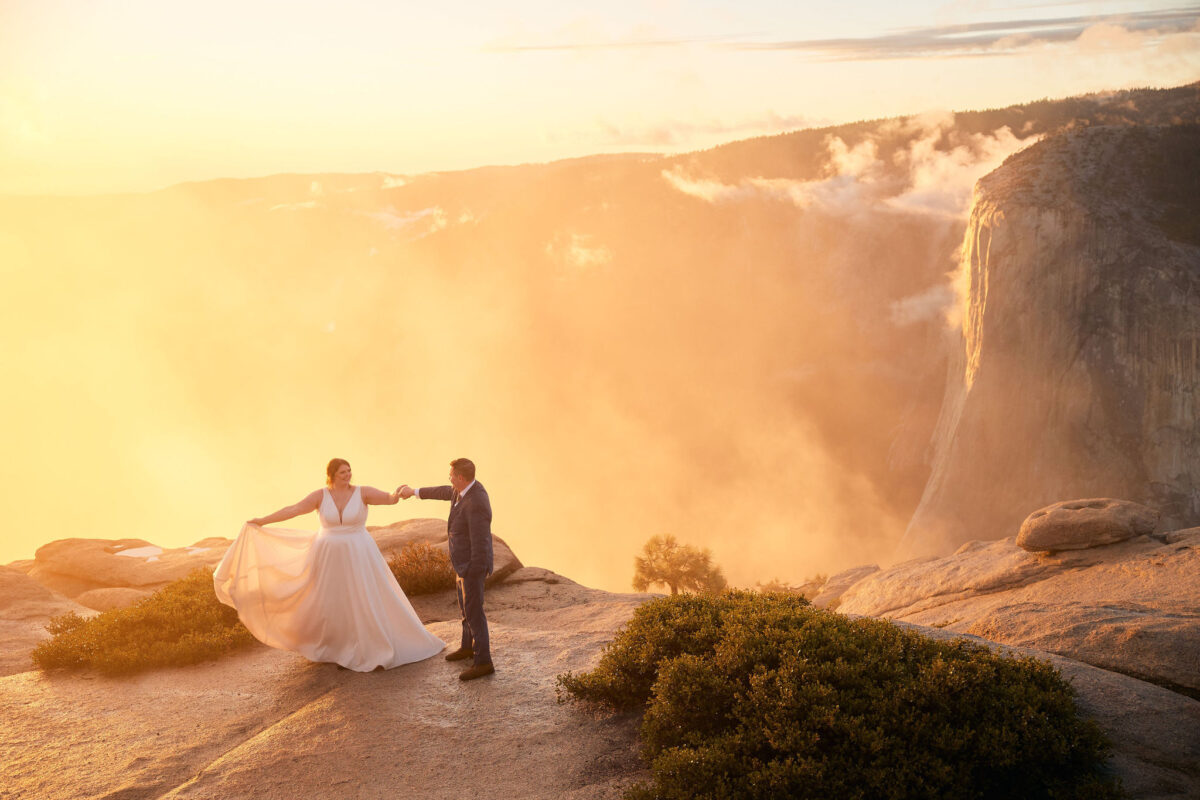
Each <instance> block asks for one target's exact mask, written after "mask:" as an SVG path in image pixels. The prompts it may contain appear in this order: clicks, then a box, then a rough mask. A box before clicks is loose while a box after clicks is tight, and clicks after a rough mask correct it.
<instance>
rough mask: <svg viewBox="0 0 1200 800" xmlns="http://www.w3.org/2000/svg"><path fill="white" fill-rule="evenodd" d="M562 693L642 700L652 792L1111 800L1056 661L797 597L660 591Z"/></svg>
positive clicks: (1113, 792) (1086, 725)
mask: <svg viewBox="0 0 1200 800" xmlns="http://www.w3.org/2000/svg"><path fill="white" fill-rule="evenodd" d="M558 691H559V700H560V702H561V701H565V700H568V699H576V700H579V701H584V702H588V703H594V704H599V705H603V706H607V707H610V708H613V709H622V710H623V709H633V708H644V709H645V714H644V717H643V721H642V743H643V755H644V757H645V758H646V760H647V761H648V762H649V763H650V767H651V780H650V783H649V784H646V785H641V786H638V787H635V788H634V789H632V790H631V791H630V793H629V794H628V795H627V796H628V797H629V798H631V799H633V800H649V798H764V800H765V799H766V798H777V797H789V798H821V800H828V798H839V800H840V799H841V798H862V799H863V800H867V799H868V798H870V799H871V800H874V798H882V799H887V798H894V799H896V800H899V799H900V798H945V799H946V800H969V799H971V798H980V799H983V798H987V799H988V800H991V799H992V798H994V799H995V800H1002V799H1003V800H1008V798H1078V800H1083V798H1089V800H1092V799H1095V798H1114V797H1119V796H1121V794H1120V789H1119V787H1118V785H1117V784H1116V783H1115V781H1114V780H1112V779H1111V778H1109V777H1106V776H1105V774H1104V773H1103V761H1104V759H1105V758H1106V755H1107V746H1108V745H1107V742H1106V741H1105V740H1104V737H1103V735H1102V734H1101V732H1100V730H1099V728H1098V727H1097V726H1096V725H1095V723H1093V722H1091V721H1085V720H1082V719H1081V718H1080V717H1079V716H1078V714H1077V711H1076V708H1075V703H1074V694H1073V690H1072V689H1071V687H1070V686H1069V685H1068V684H1067V683H1065V682H1064V681H1063V680H1062V678H1061V677H1060V676H1059V674H1058V672H1057V671H1056V670H1055V669H1054V668H1053V667H1051V666H1050V665H1049V664H1047V663H1045V662H1041V661H1038V660H1035V659H1029V658H1013V657H1009V656H1003V655H999V654H996V653H994V652H992V651H991V650H989V649H987V648H986V647H982V646H979V645H975V644H971V643H968V642H964V641H957V642H949V643H947V642H937V641H934V640H932V639H929V638H927V637H924V636H921V635H920V634H917V633H915V632H912V631H907V630H904V629H901V628H899V627H897V626H895V625H892V624H891V623H888V622H883V621H879V620H871V619H857V620H851V619H849V618H847V617H844V616H841V615H838V614H834V613H831V612H827V611H822V610H819V609H815V608H813V607H812V606H810V605H809V604H808V602H807V601H806V600H804V598H803V597H798V596H796V595H789V594H760V593H755V592H730V593H726V594H723V595H719V596H716V597H697V596H678V597H665V598H661V599H656V600H652V601H650V602H648V603H646V604H644V605H643V606H641V607H640V608H639V609H638V610H637V612H635V614H634V616H633V618H632V619H631V620H630V621H629V623H628V624H626V625H625V626H624V628H622V630H621V631H619V632H618V634H617V637H616V638H615V640H614V641H613V642H612V643H611V644H610V645H609V646H608V647H607V648H606V649H605V651H604V653H603V655H602V657H601V659H600V663H599V664H598V665H597V667H596V668H595V669H594V670H592V671H591V672H589V673H584V674H580V675H575V674H572V673H566V674H564V675H560V676H559V678H558Z"/></svg>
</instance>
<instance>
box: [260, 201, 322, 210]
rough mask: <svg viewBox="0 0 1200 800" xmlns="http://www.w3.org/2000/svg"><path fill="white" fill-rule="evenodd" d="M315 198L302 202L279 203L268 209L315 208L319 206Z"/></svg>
mask: <svg viewBox="0 0 1200 800" xmlns="http://www.w3.org/2000/svg"><path fill="white" fill-rule="evenodd" d="M319 205H320V203H318V202H317V201H316V200H306V201H304V202H303V203H280V204H279V205H274V206H271V208H270V209H269V210H270V211H300V210H302V209H306V208H316V207H317V206H319Z"/></svg>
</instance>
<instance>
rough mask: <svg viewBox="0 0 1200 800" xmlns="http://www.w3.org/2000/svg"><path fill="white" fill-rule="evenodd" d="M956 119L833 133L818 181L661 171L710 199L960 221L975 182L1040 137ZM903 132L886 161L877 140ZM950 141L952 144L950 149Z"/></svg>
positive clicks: (679, 186) (930, 117)
mask: <svg viewBox="0 0 1200 800" xmlns="http://www.w3.org/2000/svg"><path fill="white" fill-rule="evenodd" d="M954 120H955V116H954V114H953V113H951V112H931V113H927V114H922V115H918V116H915V117H908V118H905V119H902V120H894V121H890V122H886V123H884V124H883V125H881V126H880V127H879V129H878V130H877V131H876V134H875V136H874V137H871V138H867V139H864V140H863V141H861V142H859V143H857V144H855V145H854V146H853V147H850V146H848V145H847V144H846V143H845V141H843V140H842V139H841V138H840V137H837V136H829V137H827V138H826V140H825V148H826V154H825V163H826V167H825V169H826V174H827V177H825V178H822V179H817V180H808V181H801V180H792V179H786V178H763V177H755V178H743V179H742V180H740V181H739V182H737V183H735V184H727V183H723V182H721V181H718V180H713V179H708V178H697V177H693V176H690V175H688V174H687V172H686V171H685V170H684V169H683V168H682V167H675V168H674V169H671V170H664V171H663V172H662V177H663V179H664V180H666V181H667V183H668V184H670V185H671V186H672V187H674V188H675V189H676V190H677V191H679V192H682V193H683V194H686V195H688V196H690V197H695V198H697V199H700V200H703V201H705V202H708V203H728V202H738V201H744V200H750V199H760V200H762V199H766V200H776V201H781V202H788V203H791V204H793V205H795V206H796V207H798V208H804V209H807V208H811V207H819V208H821V209H822V210H824V211H827V212H830V213H837V214H841V215H846V216H856V215H860V214H864V213H872V212H895V213H905V214H924V215H931V216H936V217H942V218H946V219H951V220H961V219H963V218H965V216H966V214H967V211H968V206H969V204H970V199H971V191H972V189H973V188H974V186H975V182H976V181H977V180H979V179H980V178H981V177H983V176H984V175H986V174H987V173H989V172H991V171H992V170H993V169H995V168H996V167H998V166H999V165H1000V164H1001V163H1002V162H1003V161H1004V159H1006V158H1008V156H1010V155H1012V154H1013V153H1015V152H1017V151H1018V150H1021V149H1023V148H1025V147H1028V146H1029V145H1031V144H1033V143H1034V142H1035V141H1037V139H1036V138H1034V137H1027V138H1025V139H1021V138H1019V137H1017V136H1016V135H1015V134H1013V132H1012V131H1011V130H1010V129H1009V128H1008V127H1002V128H999V129H997V130H995V131H993V132H991V133H978V134H971V135H962V134H960V133H958V132H957V131H955V129H954ZM897 136H902V137H905V138H907V139H908V140H909V144H908V146H907V147H906V148H905V149H903V150H900V151H898V152H896V153H895V154H894V155H893V156H892V157H891V160H890V163H888V162H885V161H884V160H883V159H882V158H881V157H880V154H879V144H878V140H881V139H883V138H893V137H897ZM945 142H949V143H950V144H951V145H952V146H951V147H949V148H948V149H947V148H946V147H945V145H944V143H945ZM897 168H898V171H899V173H900V177H898V178H897V177H896V172H897Z"/></svg>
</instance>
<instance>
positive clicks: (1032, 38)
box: [725, 6, 1200, 61]
mask: <svg viewBox="0 0 1200 800" xmlns="http://www.w3.org/2000/svg"><path fill="white" fill-rule="evenodd" d="M1197 23H1200V6H1189V7H1186V8H1173V9H1158V10H1153V11H1139V12H1134V13H1129V14H1102V15H1094V16H1071V17H1056V18H1051V19H1015V20H1003V21H991V22H974V23H966V24H960V25H944V26H940V27H933V28H914V29H907V30H901V31H897V32H895V33H889V34H884V35H881V36H864V37H850V38H839V39H800V40H792V41H773V42H740V43H737V44H728V45H725V46H726V47H731V48H734V49H739V50H770V51H774V50H795V51H799V52H803V53H808V54H810V55H811V56H812V57H813V58H815V59H817V60H822V61H879V60H890V59H906V58H930V57H946V58H949V57H955V58H962V57H987V56H1002V55H1009V54H1012V53H1015V52H1018V51H1021V50H1026V49H1029V48H1033V47H1037V46H1043V45H1047V44H1061V43H1066V42H1077V43H1078V44H1079V46H1080V47H1081V48H1083V49H1085V50H1086V49H1089V48H1090V49H1095V48H1096V47H1097V46H1100V47H1110V48H1111V47H1121V48H1130V47H1140V46H1142V45H1143V44H1145V43H1146V39H1147V37H1149V36H1162V35H1165V34H1188V33H1195V32H1196V30H1197ZM1118 31H1119V33H1118Z"/></svg>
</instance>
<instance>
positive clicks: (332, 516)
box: [319, 486, 367, 532]
mask: <svg viewBox="0 0 1200 800" xmlns="http://www.w3.org/2000/svg"><path fill="white" fill-rule="evenodd" d="M322 492H323V493H324V496H323V497H322V498H321V508H320V509H319V514H320V517H321V530H329V531H339V532H341V531H357V530H362V529H365V528H366V524H367V506H366V504H365V503H364V502H363V501H362V487H361V486H355V487H354V491H352V492H351V493H350V499H349V500H347V501H346V507H345V508H343V509H342V510H341V511H340V512H339V511H338V507H337V503H336V502H335V501H334V499H333V493H332V492H330V491H329V490H328V489H322Z"/></svg>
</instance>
